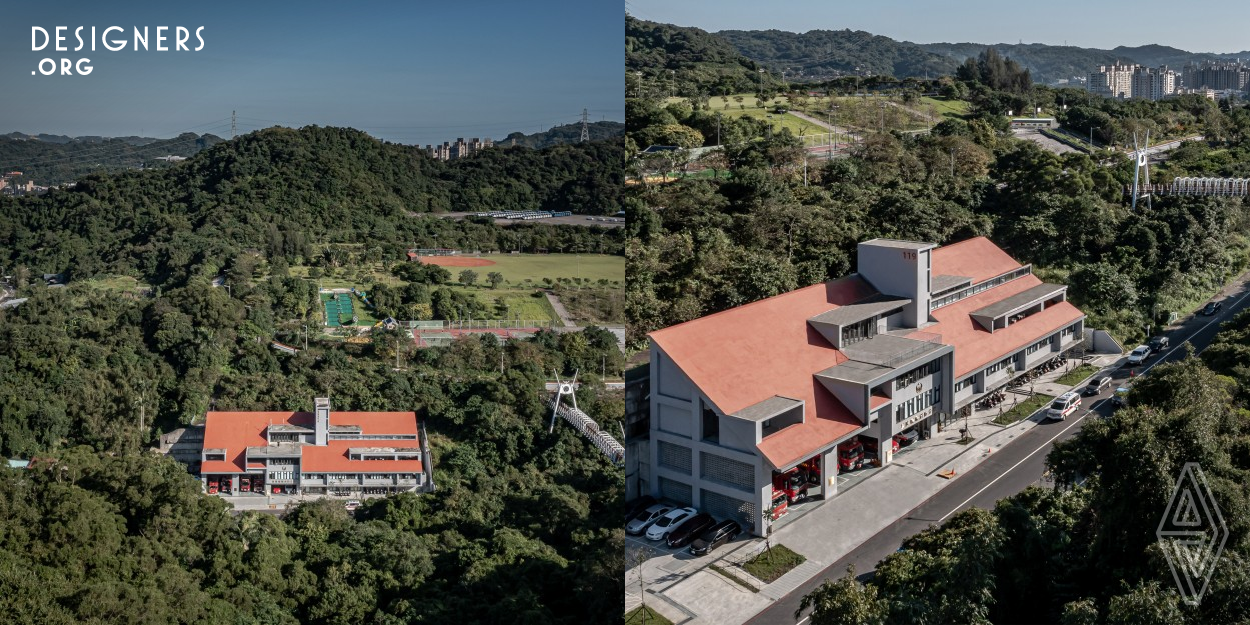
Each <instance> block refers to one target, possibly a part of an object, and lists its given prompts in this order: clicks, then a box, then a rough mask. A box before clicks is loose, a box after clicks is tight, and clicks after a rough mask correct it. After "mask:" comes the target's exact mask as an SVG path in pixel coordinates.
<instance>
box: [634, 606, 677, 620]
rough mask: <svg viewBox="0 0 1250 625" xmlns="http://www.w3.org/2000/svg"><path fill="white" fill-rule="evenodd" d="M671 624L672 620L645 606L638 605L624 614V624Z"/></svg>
mask: <svg viewBox="0 0 1250 625" xmlns="http://www.w3.org/2000/svg"><path fill="white" fill-rule="evenodd" d="M644 623H645V624H646V625H673V622H672V621H670V620H668V619H666V618H664V617H663V616H660V615H659V613H657V612H656V611H655V610H652V609H651V608H648V607H647V606H638V607H636V608H634V609H633V610H630V611H629V614H626V615H625V625H643V624H644Z"/></svg>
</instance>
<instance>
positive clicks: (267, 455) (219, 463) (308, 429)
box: [200, 397, 429, 496]
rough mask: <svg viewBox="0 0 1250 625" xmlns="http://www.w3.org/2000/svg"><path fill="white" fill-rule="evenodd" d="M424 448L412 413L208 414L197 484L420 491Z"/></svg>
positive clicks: (325, 407)
mask: <svg viewBox="0 0 1250 625" xmlns="http://www.w3.org/2000/svg"><path fill="white" fill-rule="evenodd" d="M427 452H428V449H426V448H424V446H423V444H422V441H421V435H420V432H419V428H418V424H417V415H416V413H414V412H331V411H330V400H329V399H328V398H325V397H319V398H316V399H315V400H314V412H312V413H308V412H209V413H208V414H207V415H206V417H205V424H204V449H203V451H202V459H201V462H200V480H201V481H202V482H203V484H204V488H205V490H206V491H207V492H209V493H213V494H233V493H248V492H252V493H284V494H307V495H344V496H358V495H361V494H388V493H398V492H403V491H423V490H425V489H426V485H427V483H428V482H429V480H428V479H427V475H426V474H427V466H426V464H425V462H427V458H428V453H427Z"/></svg>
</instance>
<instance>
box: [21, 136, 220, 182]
mask: <svg viewBox="0 0 1250 625" xmlns="http://www.w3.org/2000/svg"><path fill="white" fill-rule="evenodd" d="M14 134H16V133H14ZM62 138H63V139H65V140H64V141H60V140H58V139H59V138H58V137H47V138H46V139H44V140H41V139H35V138H18V137H13V136H12V135H6V136H0V173H8V172H11V171H20V172H22V178H20V180H22V181H24V180H31V181H34V183H35V184H37V185H40V186H44V187H52V186H57V185H61V184H65V183H68V182H73V181H75V180H78V179H80V178H83V177H84V176H87V175H89V174H93V173H113V172H118V171H122V170H126V169H134V168H140V167H164V166H167V165H168V164H169V163H168V162H167V161H158V160H156V159H158V158H161V157H165V156H184V157H185V156H191V155H193V154H195V153H197V152H199V151H200V150H204V149H207V148H209V147H212V146H214V145H216V144H218V143H221V141H222V139H221V138H220V137H217V136H214V135H209V134H205V135H197V134H195V133H193V132H186V133H183V134H180V135H178V136H177V137H174V138H172V139H150V140H145V139H141V138H139V137H127V138H109V139H106V138H102V137H101V138H98V140H88V139H85V138H80V139H70V138H69V137H62Z"/></svg>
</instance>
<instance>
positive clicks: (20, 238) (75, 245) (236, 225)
mask: <svg viewBox="0 0 1250 625" xmlns="http://www.w3.org/2000/svg"><path fill="white" fill-rule="evenodd" d="M619 150H620V142H619V140H616V141H597V142H588V143H582V144H569V145H560V146H554V147H550V148H545V149H543V150H530V149H527V148H521V147H512V148H500V149H493V150H485V151H482V152H480V153H478V154H475V155H474V156H472V157H469V158H464V159H458V160H455V161H451V162H449V163H442V162H440V161H436V160H433V159H431V158H429V157H428V156H426V155H425V154H423V153H422V151H421V150H418V149H416V148H413V147H409V146H403V145H398V144H392V143H383V142H381V141H378V140H377V139H374V138H372V137H370V136H368V135H366V134H365V133H362V132H359V131H355V130H350V129H340V128H320V127H308V128H303V129H300V130H290V129H280V128H273V129H269V130H263V131H258V132H255V133H251V134H248V135H245V136H242V137H239V138H237V139H235V140H233V141H229V142H225V143H221V144H218V145H216V146H214V147H213V148H211V149H209V150H206V151H204V152H202V153H200V154H197V155H196V156H195V157H194V158H192V159H190V160H189V161H186V162H185V163H181V164H179V165H177V166H174V167H169V168H164V169H160V170H153V171H135V172H126V173H121V174H116V175H102V176H88V177H87V178H84V179H82V180H80V181H79V184H78V185H77V187H75V188H74V189H55V190H53V191H51V192H49V193H48V194H46V195H44V196H39V197H24V198H0V267H3V268H4V269H5V270H6V273H7V272H10V271H13V270H15V268H18V267H24V268H26V269H28V270H29V271H30V272H33V273H66V274H68V275H69V276H70V277H71V278H82V277H90V276H93V275H97V274H102V273H111V274H122V275H134V276H136V277H139V278H142V279H144V280H146V281H148V282H149V283H154V284H163V283H165V282H166V281H168V280H171V279H173V280H175V281H184V280H185V279H186V278H187V277H188V273H187V271H188V270H189V269H192V268H193V267H199V268H201V269H202V271H204V272H212V271H216V270H219V269H222V268H224V267H223V261H224V260H225V259H230V258H234V257H235V256H237V254H238V253H239V252H241V251H244V250H248V249H254V250H260V251H262V252H263V253H264V254H265V255H266V256H267V257H270V258H276V257H282V258H284V259H285V260H286V261H287V262H288V263H291V264H295V263H298V262H300V261H301V260H304V259H306V258H307V257H308V256H309V255H310V254H311V246H312V245H314V244H318V243H363V244H367V245H369V246H377V247H381V248H384V250H383V252H384V254H385V256H386V257H388V258H401V257H402V251H403V249H405V246H408V247H411V246H412V245H413V244H414V243H415V244H416V245H418V246H421V247H438V246H443V247H463V248H465V249H480V250H517V249H521V250H523V251H533V250H534V249H537V248H543V249H547V250H549V251H577V250H583V251H589V250H591V249H595V248H596V247H597V246H599V244H600V241H606V242H607V244H608V245H609V246H610V245H611V244H612V242H613V241H619V238H618V237H619V234H617V233H616V231H614V230H612V229H605V228H595V227H580V226H567V227H566V226H561V227H554V226H545V225H541V224H536V225H532V226H530V225H524V226H518V227H515V228H510V229H500V228H496V227H494V226H493V225H491V224H477V223H475V222H471V221H467V222H452V221H448V220H443V219H437V218H433V217H430V215H433V214H436V213H439V212H444V211H450V210H459V211H485V210H538V209H560V210H573V211H574V212H577V213H584V214H611V213H615V212H617V211H619V210H620V201H619V195H620V190H621V185H622V182H623V178H622V175H621V171H620V168H619V167H609V166H606V165H605V164H606V163H611V162H615V161H616V160H617V159H619V154H620V152H619ZM592 241H593V243H592ZM618 249H619V248H618ZM605 251H608V252H609V253H611V252H612V249H611V248H610V247H609V248H608V249H606V250H605ZM213 265H216V266H215V267H214V266H213Z"/></svg>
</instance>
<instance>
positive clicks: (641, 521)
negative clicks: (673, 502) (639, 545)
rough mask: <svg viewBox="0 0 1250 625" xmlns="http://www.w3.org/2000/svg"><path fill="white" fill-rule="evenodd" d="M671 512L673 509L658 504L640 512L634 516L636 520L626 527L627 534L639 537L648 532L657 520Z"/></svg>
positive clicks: (632, 520)
mask: <svg viewBox="0 0 1250 625" xmlns="http://www.w3.org/2000/svg"><path fill="white" fill-rule="evenodd" d="M669 510H672V508H670V507H668V506H666V505H664V504H659V503H657V504H655V505H654V506H651V507H650V508H647V509H646V510H643V511H642V512H639V513H638V514H636V515H634V518H633V519H631V520H630V521H629V523H627V524H626V525H625V533H626V534H633V535H634V536H637V535H639V534H641V533H643V532H645V531H647V528H648V527H651V524H652V523H655V521H656V519H658V518H660V517H662V516H664V515H665V514H668V511H669Z"/></svg>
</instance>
